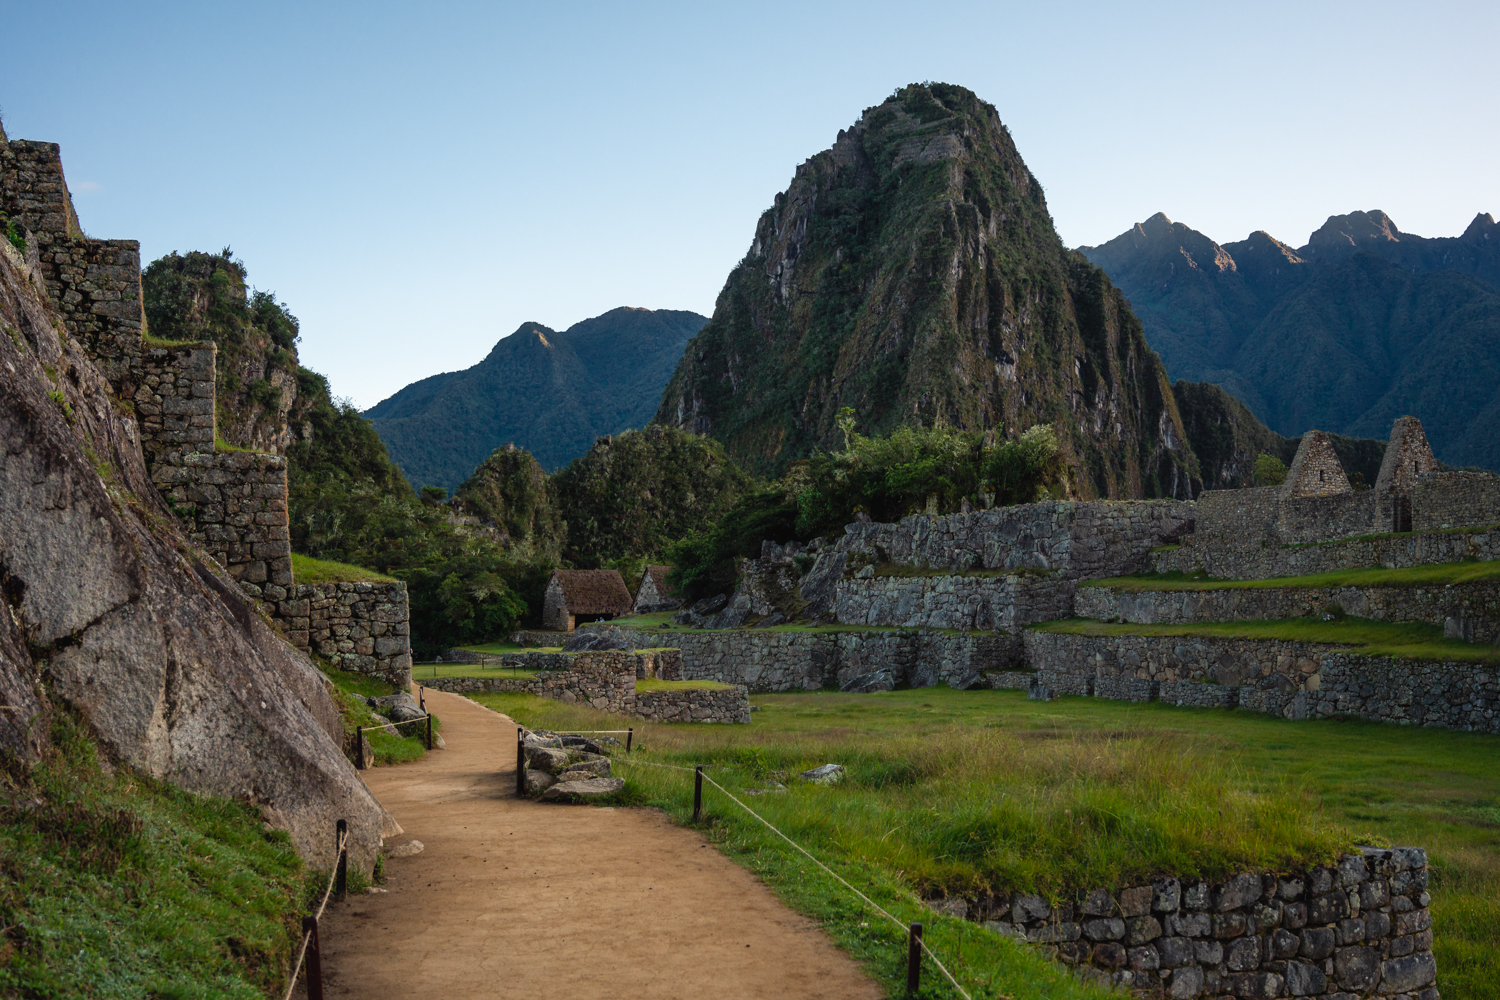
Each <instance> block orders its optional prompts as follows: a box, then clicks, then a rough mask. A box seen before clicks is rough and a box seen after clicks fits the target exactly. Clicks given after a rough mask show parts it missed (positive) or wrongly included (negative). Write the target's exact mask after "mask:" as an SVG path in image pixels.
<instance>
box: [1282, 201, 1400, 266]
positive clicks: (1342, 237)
mask: <svg viewBox="0 0 1500 1000" xmlns="http://www.w3.org/2000/svg"><path fill="white" fill-rule="evenodd" d="M1403 237H1405V238H1406V239H1412V238H1413V237H1411V236H1410V235H1408V234H1405V233H1402V232H1401V230H1400V229H1398V228H1397V227H1396V223H1395V222H1394V221H1393V220H1392V219H1391V217H1390V216H1389V215H1386V214H1385V213H1384V212H1382V211H1381V210H1380V209H1378V208H1372V209H1371V210H1370V211H1368V212H1350V213H1349V214H1348V215H1330V216H1329V217H1328V221H1327V222H1325V223H1323V226H1322V228H1321V229H1319V230H1318V231H1317V232H1315V233H1313V234H1312V235H1311V236H1309V237H1308V238H1307V246H1305V247H1303V248H1302V251H1301V252H1302V253H1303V256H1307V255H1309V254H1318V253H1334V254H1338V253H1349V252H1352V251H1354V250H1362V249H1365V248H1366V246H1367V245H1369V244H1372V243H1373V244H1379V243H1400V242H1401V240H1402V238H1403Z"/></svg>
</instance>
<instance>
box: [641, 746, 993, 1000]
mask: <svg viewBox="0 0 1500 1000" xmlns="http://www.w3.org/2000/svg"><path fill="white" fill-rule="evenodd" d="M642 763H644V762H642ZM659 766H660V765H659ZM683 770H688V768H683ZM703 780H704V781H707V782H708V783H709V784H710V785H713V786H714V787H715V788H717V789H718V790H719V791H721V792H723V793H724V794H725V795H726V796H728V797H729V800H730V801H731V802H733V803H734V804H735V805H737V806H739V807H740V808H741V809H743V810H745V812H747V813H749V814H750V815H751V816H754V817H755V818H756V819H758V820H760V822H761V823H763V824H764V825H765V827H766V829H768V830H770V831H771V832H772V833H774V834H776V836H778V837H780V838H781V839H782V840H784V841H786V842H787V843H788V844H791V845H792V846H793V847H795V848H796V849H797V850H799V851H801V852H802V853H803V854H804V855H806V856H807V859H808V860H809V861H811V862H812V863H813V864H815V865H817V866H818V867H819V868H821V869H823V870H824V871H825V872H827V873H828V874H830V875H832V876H833V877H834V878H836V879H838V880H839V882H840V883H842V884H843V886H844V888H846V889H848V890H849V891H850V892H852V893H854V894H855V895H856V896H858V897H859V898H860V899H862V900H864V901H865V903H867V904H868V905H869V907H870V908H871V909H872V910H874V911H875V912H876V913H879V914H880V915H881V916H883V917H885V918H886V919H887V920H889V921H891V923H893V924H895V925H896V926H897V927H899V928H901V929H902V930H907V929H908V928H907V926H906V925H905V924H904V923H902V922H901V921H900V920H897V919H896V918H895V917H893V916H891V914H890V913H888V912H886V910H885V908H884V907H882V906H881V905H880V904H879V903H877V902H875V901H874V900H873V899H871V898H870V897H869V896H866V895H865V894H864V893H862V892H860V891H859V890H858V889H856V888H854V886H852V885H850V884H849V883H848V882H846V881H845V880H844V877H843V876H842V875H840V874H839V873H838V872H836V871H834V870H833V869H832V868H829V867H828V866H827V865H825V864H824V863H823V862H821V861H819V860H818V859H817V858H815V857H813V856H812V855H811V854H810V853H808V851H807V849H806V848H804V847H803V846H802V845H801V844H799V843H797V842H796V841H795V840H793V839H792V838H791V837H788V836H787V835H786V834H784V833H782V832H781V831H780V830H778V829H776V827H774V826H772V825H771V823H770V821H769V820H767V819H765V818H764V817H763V816H761V815H760V813H758V812H756V811H755V810H754V809H751V808H750V807H749V806H747V805H745V803H743V802H741V801H740V800H739V799H737V798H735V797H734V796H733V795H731V794H730V792H729V789H727V788H725V787H724V786H723V785H721V784H719V783H718V782H717V781H715V780H714V779H712V778H710V777H709V776H708V775H707V774H706V773H705V774H704V775H703ZM917 943H918V944H919V945H921V946H922V950H923V951H924V952H926V953H927V957H928V958H930V959H932V962H933V964H934V965H936V966H937V967H938V969H939V971H941V972H942V974H943V975H945V976H947V977H948V982H950V983H952V984H953V988H954V989H956V990H958V992H959V995H960V996H962V997H963V998H964V1000H973V998H972V997H970V996H969V994H968V992H967V991H966V990H965V989H964V988H963V987H962V986H960V985H958V980H957V979H954V978H953V973H951V972H949V971H948V967H947V966H946V965H944V964H943V962H942V960H941V959H939V958H938V957H937V955H935V954H933V951H932V949H931V948H929V947H927V942H926V941H925V940H924V939H922V938H917Z"/></svg>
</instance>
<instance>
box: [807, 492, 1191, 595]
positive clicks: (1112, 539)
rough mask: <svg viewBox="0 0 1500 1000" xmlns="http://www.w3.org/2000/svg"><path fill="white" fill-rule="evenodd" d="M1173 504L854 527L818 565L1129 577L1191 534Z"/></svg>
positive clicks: (1040, 507) (1039, 509) (1073, 506)
mask: <svg viewBox="0 0 1500 1000" xmlns="http://www.w3.org/2000/svg"><path fill="white" fill-rule="evenodd" d="M1194 516H1195V515H1194V505H1193V504H1191V503H1188V502H1185V501H1179V500H1137V501H1116V500H1099V501H1074V500H1065V501H1051V502H1046V503H1033V504H1020V505H1017V506H1014V507H1001V508H997V509H995V510H984V511H976V512H974V513H970V514H948V515H944V516H937V515H926V514H918V515H915V516H912V517H907V518H903V519H902V520H901V521H899V522H897V523H895V524H882V523H877V522H866V523H856V524H851V525H848V526H847V527H845V529H844V532H845V534H844V537H842V538H840V539H837V540H836V541H835V543H834V544H833V545H831V546H829V547H827V548H826V549H823V550H822V551H820V552H819V560H820V561H822V560H827V559H834V558H837V557H841V556H842V557H848V558H849V561H850V563H851V564H855V563H859V562H861V561H863V562H866V563H874V564H879V563H888V562H893V563H904V564H906V565H911V566H923V567H926V566H931V567H938V568H944V569H1002V570H1012V571H1014V570H1023V569H1034V570H1056V571H1057V572H1058V573H1059V574H1060V575H1062V576H1063V577H1065V578H1068V579H1087V578H1089V577H1095V576H1107V575H1112V574H1118V573H1128V572H1134V571H1135V569H1138V568H1141V567H1143V566H1144V565H1145V564H1146V562H1147V561H1148V560H1147V556H1148V555H1149V553H1150V551H1151V549H1152V548H1154V547H1156V546H1159V545H1161V544H1162V543H1163V542H1165V541H1168V540H1172V539H1176V538H1177V537H1179V536H1180V535H1181V534H1182V533H1183V532H1186V531H1191V530H1192V526H1193V524H1194Z"/></svg>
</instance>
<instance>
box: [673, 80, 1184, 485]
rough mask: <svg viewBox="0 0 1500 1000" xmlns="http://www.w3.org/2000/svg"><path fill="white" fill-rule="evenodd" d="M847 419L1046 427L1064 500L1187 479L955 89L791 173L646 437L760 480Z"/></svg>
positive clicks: (1127, 358) (1143, 352) (871, 115)
mask: <svg viewBox="0 0 1500 1000" xmlns="http://www.w3.org/2000/svg"><path fill="white" fill-rule="evenodd" d="M846 406H847V407H853V408H854V410H855V413H856V419H857V421H858V428H859V430H860V431H862V432H864V433H880V432H884V431H888V430H890V429H891V428H893V427H895V426H898V425H901V424H917V423H920V424H923V425H926V426H932V425H936V424H942V425H949V426H956V427H961V428H966V429H980V430H993V431H994V432H995V433H996V434H997V435H1000V436H1002V437H1005V436H1013V435H1015V434H1018V433H1019V432H1021V431H1022V430H1024V429H1025V428H1027V427H1029V426H1031V425H1032V424H1037V423H1044V422H1051V423H1054V424H1055V425H1056V426H1057V429H1058V432H1059V436H1060V438H1061V439H1062V442H1063V448H1064V452H1065V454H1066V456H1067V458H1068V460H1069V462H1070V464H1071V466H1072V468H1073V470H1074V482H1073V485H1074V487H1075V489H1076V492H1077V493H1079V494H1080V495H1083V496H1110V497H1135V496H1155V495H1164V494H1165V495H1176V496H1185V495H1188V491H1189V489H1190V488H1191V484H1192V483H1193V482H1194V481H1195V480H1196V476H1197V473H1196V468H1195V464H1194V461H1193V457H1192V453H1191V451H1190V450H1189V448H1188V446H1187V443H1186V439H1185V437H1184V435H1183V432H1182V427H1181V423H1180V420H1179V417H1178V414H1177V411H1176V405H1175V402H1174V401H1173V398H1172V394H1171V389H1170V387H1169V385H1168V382H1167V379H1166V374H1165V372H1164V371H1163V369H1162V367H1161V364H1160V362H1159V361H1158V360H1157V358H1156V356H1155V355H1154V354H1153V353H1152V352H1151V351H1150V349H1149V348H1148V347H1147V346H1146V341H1145V338H1144V336H1143V334H1142V331H1141V326H1140V324H1139V322H1137V320H1136V318H1135V317H1134V315H1133V314H1132V313H1131V311H1130V307H1129V305H1128V304H1127V303H1126V302H1125V300H1124V298H1123V296H1121V295H1120V294H1119V293H1118V292H1117V291H1116V290H1115V289H1114V288H1113V287H1112V286H1111V284H1110V282H1109V280H1108V279H1107V278H1106V277H1105V276H1104V274H1103V273H1102V272H1101V271H1099V270H1098V269H1097V268H1095V267H1093V266H1091V265H1090V264H1088V263H1087V262H1086V261H1085V260H1083V259H1082V258H1080V257H1078V256H1077V255H1075V254H1071V253H1069V252H1068V251H1066V250H1065V249H1064V248H1063V247H1062V245H1061V243H1060V242H1059V240H1058V237H1057V234H1056V232H1055V231H1054V229H1053V227H1052V220H1051V217H1050V216H1049V214H1048V212H1047V205H1046V201H1045V199H1044V198H1043V195H1042V189H1041V185H1040V184H1039V183H1038V182H1037V180H1036V178H1035V177H1033V176H1032V174H1031V172H1030V171H1029V170H1027V168H1026V165H1025V163H1024V162H1022V160H1021V157H1020V154H1019V153H1018V152H1017V151H1016V148H1015V145H1014V143H1013V142H1012V141H1011V138H1010V135H1009V133H1008V132H1007V131H1006V129H1005V127H1004V126H1003V125H1002V124H1001V123H1000V120H999V117H998V116H997V114H996V112H995V109H994V108H993V107H991V106H990V105H988V104H985V103H984V102H982V101H980V100H979V99H978V98H977V97H976V96H975V95H974V94H972V93H970V92H969V91H967V90H964V89H963V88H960V87H953V86H948V85H943V84H933V85H931V86H915V85H914V86H910V87H907V88H905V89H903V90H901V91H899V92H898V93H897V94H896V95H894V96H893V97H891V98H890V99H889V100H887V101H885V102H884V103H883V104H881V105H879V106H878V107H874V108H871V109H869V110H867V111H866V112H865V113H864V115H863V116H862V117H861V118H860V119H859V121H857V122H856V123H855V124H854V125H853V126H852V127H851V128H849V129H847V130H845V131H843V132H840V133H839V137H838V141H837V142H835V143H834V145H833V148H832V149H829V150H826V151H824V152H822V153H819V154H817V155H816V156H814V157H812V158H811V159H809V160H808V161H807V162H805V163H803V164H802V165H801V166H799V167H798V168H797V171H796V175H795V176H794V177H793V179H792V183H791V185H790V187H788V188H787V190H786V191H785V192H783V193H782V194H779V195H777V197H776V201H775V204H774V205H773V206H772V207H771V208H770V209H768V210H767V211H766V212H765V213H764V214H763V215H762V216H761V218H760V222H759V223H758V225H757V226H756V230H755V237H754V240H753V241H752V243H751V246H750V250H749V253H747V254H746V256H745V258H744V260H742V261H741V262H740V264H739V265H738V266H737V267H736V268H735V269H734V271H733V272H731V274H730V276H729V279H728V281H727V282H726V283H725V286H724V290H723V292H722V293H720V296H719V300H718V303H717V305H716V308H715V311H714V316H713V318H712V319H711V320H710V322H709V323H708V325H707V326H705V327H704V328H703V330H702V331H701V332H700V333H699V334H698V336H697V337H696V338H694V339H693V341H692V342H691V343H690V344H689V345H688V348H687V351H686V353H685V354H684V356H683V360H682V363H681V364H680V365H679V366H678V369H677V372H676V373H675V374H674V375H673V377H672V381H671V383H670V384H669V385H668V387H667V390H666V393H665V394H664V396H663V398H662V403H661V408H660V409H659V410H658V412H657V420H659V421H661V422H663V423H667V424H672V425H676V426H679V427H684V428H688V429H691V430H694V431H697V432H699V433H704V434H710V435H712V436H714V437H716V438H718V439H719V440H721V441H723V442H724V443H725V445H726V446H727V447H728V449H729V452H730V454H731V456H732V457H734V458H735V459H736V460H738V461H740V462H742V463H744V464H746V465H748V466H750V467H753V468H755V469H757V470H758V471H761V472H776V471H779V470H780V469H782V468H784V467H785V466H786V465H787V464H788V463H789V462H791V461H793V460H795V459H798V458H802V457H805V456H806V455H808V454H809V453H811V452H813V451H814V450H816V449H832V448H836V447H841V446H842V435H841V432H840V431H839V428H838V426H837V420H838V417H839V414H840V410H841V409H842V408H843V407H846Z"/></svg>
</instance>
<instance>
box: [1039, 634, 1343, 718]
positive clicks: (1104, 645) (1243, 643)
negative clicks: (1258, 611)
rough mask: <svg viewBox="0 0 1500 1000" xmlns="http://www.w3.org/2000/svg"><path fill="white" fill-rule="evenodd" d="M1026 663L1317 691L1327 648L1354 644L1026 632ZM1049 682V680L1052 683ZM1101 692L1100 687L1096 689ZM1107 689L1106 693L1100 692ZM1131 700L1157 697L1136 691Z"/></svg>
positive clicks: (1043, 672)
mask: <svg viewBox="0 0 1500 1000" xmlns="http://www.w3.org/2000/svg"><path fill="white" fill-rule="evenodd" d="M1022 641H1023V643H1024V645H1025V650H1026V662H1027V664H1028V665H1029V666H1031V667H1032V668H1033V669H1035V670H1036V671H1037V673H1038V676H1039V677H1040V678H1042V682H1043V683H1048V681H1049V680H1051V679H1052V676H1053V675H1055V674H1072V675H1077V676H1085V677H1089V678H1092V679H1105V680H1111V679H1115V678H1128V679H1132V680H1142V681H1155V682H1157V683H1159V684H1170V683H1177V682H1184V681H1186V682H1197V683H1208V684H1221V685H1227V686H1232V687H1251V688H1257V689H1263V690H1272V691H1282V692H1295V691H1306V690H1317V688H1318V686H1319V684H1321V677H1320V676H1319V670H1320V669H1321V668H1322V657H1323V654H1324V653H1327V652H1333V651H1336V650H1341V649H1347V648H1348V647H1345V646H1336V645H1332V644H1327V643H1308V642H1291V641H1288V640H1282V639H1218V638H1189V637H1186V636H1147V635H1119V636H1091V635H1066V634H1062V633H1056V632H1037V631H1027V632H1025V633H1023V634H1022ZM1049 686H1050V685H1049ZM1090 693H1093V694H1100V691H1099V690H1098V689H1097V687H1096V689H1095V690H1094V691H1092V692H1090ZM1101 696H1102V695H1101ZM1128 700H1131V701H1148V700H1155V696H1152V697H1151V698H1130V699H1128Z"/></svg>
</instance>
